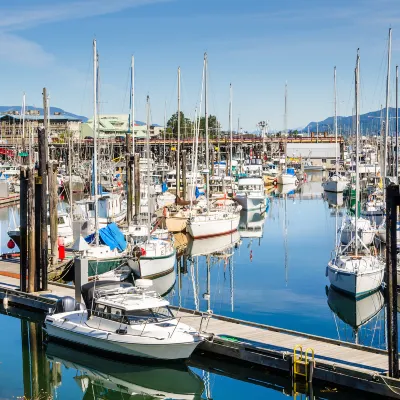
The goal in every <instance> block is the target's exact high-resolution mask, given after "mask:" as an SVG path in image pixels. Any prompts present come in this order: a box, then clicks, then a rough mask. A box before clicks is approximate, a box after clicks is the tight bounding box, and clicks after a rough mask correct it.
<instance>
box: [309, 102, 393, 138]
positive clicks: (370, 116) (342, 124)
mask: <svg viewBox="0 0 400 400" xmlns="http://www.w3.org/2000/svg"><path fill="white" fill-rule="evenodd" d="M385 115H386V109H385V108H384V109H383V110H382V117H383V120H385ZM399 115H400V109H399ZM380 116H381V110H378V111H371V112H368V113H366V114H361V115H360V128H361V133H362V134H370V133H373V134H376V133H379V131H380V124H381V119H380ZM389 117H390V130H391V131H394V130H395V117H396V108H393V107H390V108H389ZM333 118H334V117H329V118H327V119H325V120H323V121H319V122H318V130H319V132H324V131H333ZM352 127H353V116H349V117H343V116H338V131H339V133H343V134H348V133H350V132H351V131H352ZM308 130H309V131H310V132H316V131H317V122H310V123H309V124H308V125H307V126H306V127H305V128H304V129H303V132H307V131H308Z"/></svg>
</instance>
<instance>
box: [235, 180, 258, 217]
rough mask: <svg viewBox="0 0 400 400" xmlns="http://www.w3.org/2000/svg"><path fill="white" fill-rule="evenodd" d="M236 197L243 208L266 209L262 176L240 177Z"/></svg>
mask: <svg viewBox="0 0 400 400" xmlns="http://www.w3.org/2000/svg"><path fill="white" fill-rule="evenodd" d="M234 199H235V200H236V201H237V202H238V203H239V204H240V205H241V206H242V208H243V210H246V211H247V210H265V207H266V199H265V194H264V185H263V179H262V178H261V177H253V178H239V181H238V190H237V192H236V194H235V196H234Z"/></svg>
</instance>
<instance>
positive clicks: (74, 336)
mask: <svg viewBox="0 0 400 400" xmlns="http://www.w3.org/2000/svg"><path fill="white" fill-rule="evenodd" d="M64 325H65V328H63V327H58V326H56V325H52V324H49V323H46V331H47V334H48V335H49V336H51V337H55V338H58V339H61V340H66V341H69V342H71V343H76V344H78V345H81V346H88V347H91V348H94V349H97V350H101V351H106V352H111V353H115V354H119V355H123V356H132V357H143V358H152V359H159V360H178V359H186V358H189V357H190V356H191V354H192V353H193V351H194V350H195V348H196V347H197V346H198V345H199V344H200V342H201V341H200V340H199V341H193V342H189V343H172V342H171V341H169V340H166V342H165V343H164V344H161V343H156V342H160V340H157V339H151V338H149V337H145V336H135V337H134V338H131V337H129V338H127V335H119V334H116V333H114V332H108V331H105V330H104V331H101V330H97V331H96V336H91V335H90V333H91V332H93V330H92V329H91V328H88V327H86V328H85V327H81V326H79V325H75V324H71V323H69V322H65V323H64V324H63V326H64ZM70 325H71V326H70ZM74 326H76V328H75V329H74V328H73V327H74ZM71 329H74V331H71ZM85 330H86V331H87V332H85ZM133 339H134V340H135V342H128V341H127V340H133ZM152 342H153V343H152Z"/></svg>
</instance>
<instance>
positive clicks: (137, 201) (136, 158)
mask: <svg viewBox="0 0 400 400" xmlns="http://www.w3.org/2000/svg"><path fill="white" fill-rule="evenodd" d="M139 159H140V156H139V154H137V153H136V154H135V156H134V163H135V167H134V174H135V220H136V223H137V222H138V218H139V216H140V170H139Z"/></svg>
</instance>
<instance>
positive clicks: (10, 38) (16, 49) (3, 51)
mask: <svg viewBox="0 0 400 400" xmlns="http://www.w3.org/2000/svg"><path fill="white" fill-rule="evenodd" d="M0 58H1V59H3V60H8V61H9V62H12V63H18V64H26V65H29V66H34V67H42V66H44V65H49V64H52V63H53V62H54V56H53V55H52V54H50V53H47V52H46V51H45V50H44V49H43V47H42V46H40V45H39V44H37V43H35V42H32V41H30V40H26V39H24V38H22V37H20V36H16V35H13V34H9V33H2V32H0Z"/></svg>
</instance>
